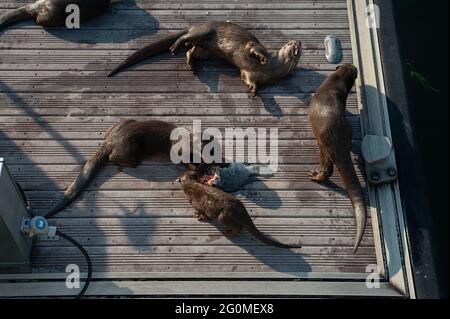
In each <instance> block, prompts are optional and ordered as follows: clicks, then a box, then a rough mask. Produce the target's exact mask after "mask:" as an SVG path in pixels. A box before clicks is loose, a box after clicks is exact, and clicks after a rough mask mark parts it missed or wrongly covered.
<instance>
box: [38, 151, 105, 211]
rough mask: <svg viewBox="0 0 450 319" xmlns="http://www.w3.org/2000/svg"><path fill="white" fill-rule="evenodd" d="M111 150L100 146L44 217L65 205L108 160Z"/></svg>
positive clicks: (71, 200)
mask: <svg viewBox="0 0 450 319" xmlns="http://www.w3.org/2000/svg"><path fill="white" fill-rule="evenodd" d="M110 153H111V151H110V150H109V148H108V147H107V146H105V144H103V145H102V146H100V148H99V149H98V150H97V152H96V153H95V154H94V155H93V156H92V157H91V158H90V159H89V160H88V161H87V162H86V164H84V166H83V169H82V170H81V172H80V174H79V175H78V177H77V178H76V179H75V181H74V182H73V183H72V184H71V185H70V186H69V188H68V189H67V191H66V192H65V193H64V198H63V199H62V200H61V201H60V202H59V203H58V204H57V205H56V206H55V207H53V208H52V209H51V210H50V211H49V212H48V213H47V214H46V215H45V216H44V217H46V218H48V217H51V216H53V215H55V214H56V213H58V212H59V211H61V210H63V209H64V208H65V207H67V206H68V205H69V204H70V203H72V202H73V200H74V199H75V198H76V197H77V196H78V195H79V194H80V193H81V191H82V190H83V189H84V188H85V187H86V186H87V185H88V184H89V182H90V181H91V179H92V178H93V177H94V175H95V174H96V173H97V172H98V170H99V169H100V167H102V165H103V164H104V163H105V162H106V161H107V160H108V157H109V154H110Z"/></svg>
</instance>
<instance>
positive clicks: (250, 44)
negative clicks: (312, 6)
mask: <svg viewBox="0 0 450 319" xmlns="http://www.w3.org/2000/svg"><path fill="white" fill-rule="evenodd" d="M183 45H186V46H189V47H190V49H189V50H188V51H187V54H186V55H187V63H188V65H189V67H190V69H191V70H192V71H193V72H194V73H195V65H194V59H196V58H198V59H207V58H209V57H217V58H220V59H224V60H226V61H228V62H230V63H231V64H233V65H234V66H236V67H237V68H239V70H240V73H241V78H242V80H243V81H244V83H245V84H246V85H247V88H248V89H249V91H250V96H251V97H254V96H255V94H256V91H257V89H258V86H260V85H263V84H265V83H275V82H277V81H279V80H281V79H282V78H284V77H286V76H287V75H288V74H290V73H291V72H292V71H293V70H294V68H295V67H296V66H297V63H298V61H299V59H300V56H301V52H302V50H301V43H300V42H299V41H290V42H289V43H287V44H286V45H285V46H284V47H282V48H281V49H280V50H278V51H274V50H267V49H266V48H264V47H263V46H262V45H261V43H260V42H259V41H258V39H257V38H256V37H255V36H254V35H253V34H252V33H250V32H249V31H247V30H245V29H243V28H241V27H240V26H238V25H236V24H233V23H229V22H206V23H204V24H200V25H197V26H194V27H191V28H189V29H186V30H184V31H182V32H179V33H176V34H174V35H171V36H169V37H167V38H164V39H162V40H160V41H157V42H155V43H152V44H149V45H148V46H146V47H144V48H142V49H140V50H139V51H137V52H135V53H134V54H132V55H131V56H129V57H128V58H127V59H126V60H125V61H123V62H122V63H120V64H119V65H118V66H117V67H116V68H115V69H114V70H112V71H111V72H110V73H109V74H108V76H113V75H114V74H116V73H118V72H120V71H122V70H124V69H125V68H127V67H129V66H131V65H134V64H136V63H138V62H140V61H142V60H144V59H147V58H149V57H152V56H154V55H156V54H159V53H162V52H165V51H168V50H169V49H170V51H171V52H172V53H173V54H175V53H176V52H177V51H178V49H179V48H180V47H181V46H183Z"/></svg>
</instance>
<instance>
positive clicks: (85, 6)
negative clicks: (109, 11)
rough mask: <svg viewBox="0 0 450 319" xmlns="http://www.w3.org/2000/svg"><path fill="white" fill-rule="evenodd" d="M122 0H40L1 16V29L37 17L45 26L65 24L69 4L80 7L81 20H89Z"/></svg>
mask: <svg viewBox="0 0 450 319" xmlns="http://www.w3.org/2000/svg"><path fill="white" fill-rule="evenodd" d="M119 1H121V0H38V1H36V2H35V3H33V4H29V5H26V6H24V7H21V8H18V9H16V10H13V11H11V12H8V13H6V14H4V15H2V16H1V17H0V30H1V29H2V28H3V27H6V26H8V25H11V24H14V23H17V22H21V21H25V20H31V19H35V20H36V23H37V24H39V25H41V26H43V27H62V26H65V23H66V18H67V16H68V14H69V13H67V12H66V8H67V6H68V5H71V4H75V5H77V6H78V7H79V8H80V20H81V21H88V20H91V19H93V18H95V17H97V16H99V15H101V14H102V13H103V12H104V11H105V10H106V8H107V7H108V5H109V4H110V3H112V2H119Z"/></svg>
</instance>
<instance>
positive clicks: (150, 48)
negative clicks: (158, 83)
mask: <svg viewBox="0 0 450 319" xmlns="http://www.w3.org/2000/svg"><path fill="white" fill-rule="evenodd" d="M187 32H188V30H183V31H181V32H178V33H175V34H172V35H170V36H168V37H166V38H164V39H161V40H159V41H156V42H154V43H150V44H149V45H147V46H145V47H143V48H142V49H139V50H138V51H137V52H135V53H133V54H132V55H130V56H129V57H128V58H126V59H125V60H124V61H123V62H122V63H120V64H119V65H118V66H117V67H116V68H114V70H112V71H111V72H109V73H108V77H111V76H113V75H115V74H117V73H119V72H121V71H122V70H124V69H126V68H128V67H130V66H132V65H135V64H136V63H139V62H141V61H143V60H145V59H148V58H150V57H152V56H155V55H157V54H160V53H163V52H165V51H168V50H169V49H170V47H171V46H172V45H173V44H174V43H175V42H176V41H177V40H178V38H179V37H181V36H182V35H185V34H186V33H187Z"/></svg>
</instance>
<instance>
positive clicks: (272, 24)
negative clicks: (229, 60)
mask: <svg viewBox="0 0 450 319" xmlns="http://www.w3.org/2000/svg"><path fill="white" fill-rule="evenodd" d="M30 2H31V1H19V0H17V1H14V0H1V1H0V14H1V13H4V12H7V11H8V10H10V9H13V8H16V7H18V6H19V5H23V4H25V3H30ZM181 2H182V4H181V3H180V1H175V0H170V1H167V0H152V1H143V0H139V1H136V3H134V1H128V0H124V3H123V4H121V5H116V6H114V7H113V9H111V11H110V12H108V13H106V14H105V15H103V16H102V17H101V18H100V19H97V20H95V21H93V22H90V23H88V24H85V25H83V26H82V29H81V30H65V29H48V30H44V29H42V28H40V27H37V26H35V25H34V24H33V23H22V24H20V25H17V26H15V27H11V28H8V29H7V30H5V31H3V32H0V91H1V92H0V156H1V157H4V158H5V160H6V162H7V163H8V164H9V168H10V170H11V171H12V173H13V175H14V177H15V178H16V179H17V181H18V182H19V183H20V184H21V185H22V187H23V188H24V190H25V192H26V195H27V196H28V198H29V200H30V203H31V207H32V208H34V209H35V210H38V211H39V212H42V213H44V212H45V211H46V210H48V209H49V208H51V207H52V205H53V204H54V203H55V202H56V201H57V200H58V199H59V198H60V197H61V196H62V193H63V191H64V190H65V189H66V188H67V187H68V186H69V184H70V183H71V182H72V180H73V179H74V178H75V176H76V175H77V173H78V171H79V168H80V165H81V164H82V163H83V162H84V161H85V160H86V159H87V158H88V157H89V156H90V155H91V154H93V152H94V151H95V149H96V147H98V145H99V144H100V143H101V141H102V134H103V133H104V132H105V130H106V129H107V128H108V127H109V126H111V125H112V124H114V123H116V122H117V121H119V119H122V118H136V119H149V118H152V119H162V120H166V121H171V122H174V123H177V124H180V125H186V126H190V125H192V120H194V119H201V120H202V125H203V126H204V127H211V126H212V127H218V128H225V127H230V126H234V127H278V129H279V133H280V169H279V171H278V172H277V174H276V176H275V177H273V178H270V179H262V180H261V182H259V183H255V184H252V185H251V186H249V187H247V188H246V189H245V190H244V191H243V192H242V193H241V194H240V195H239V198H241V199H242V200H243V202H244V203H245V205H246V206H247V208H248V209H249V212H250V214H251V215H252V217H253V218H254V221H255V223H256V225H257V226H258V227H259V228H260V229H261V230H262V231H264V232H266V233H267V234H270V235H272V236H273V237H275V238H277V239H279V240H281V241H283V242H288V243H289V242H291V243H294V242H297V241H299V240H300V241H301V242H302V243H303V249H299V250H283V249H275V248H270V247H267V246H265V245H262V244H260V243H259V242H257V241H256V240H254V239H253V238H252V237H251V236H250V235H248V234H246V233H244V234H242V235H240V236H238V237H237V238H236V239H235V240H233V241H230V240H229V239H227V238H226V237H224V236H223V235H222V233H221V230H223V229H222V228H221V227H218V228H217V227H216V226H214V225H210V224H204V223H199V222H198V221H197V220H195V219H194V218H193V217H192V214H193V210H192V208H191V207H190V205H189V203H188V201H187V200H186V198H185V196H184V194H183V192H182V191H181V190H180V188H179V185H178V183H177V182H175V179H176V178H177V177H178V175H179V174H180V172H181V170H180V169H179V168H177V167H176V166H174V165H171V164H167V163H157V162H146V163H145V164H144V165H142V166H140V167H139V168H137V169H125V170H124V172H122V173H119V172H118V171H117V169H116V168H115V167H114V166H112V165H108V166H107V167H106V168H105V169H104V170H103V171H102V172H101V173H100V174H99V175H98V177H97V178H96V179H95V181H94V182H93V183H92V185H91V186H90V187H89V189H88V190H87V191H85V192H84V193H83V195H82V196H81V198H79V199H78V200H77V201H76V202H75V203H74V204H73V205H71V206H70V207H69V208H68V209H66V210H65V211H63V212H61V213H59V214H58V215H57V216H56V218H55V219H53V220H52V223H53V224H55V225H57V226H59V227H60V229H61V231H63V232H65V233H67V234H69V235H71V236H73V237H74V238H75V239H76V240H78V241H80V243H82V244H83V245H84V246H85V248H86V249H87V250H88V252H89V254H90V255H91V257H92V259H93V263H94V271H95V272H96V276H97V278H101V277H102V276H105V275H106V276H107V274H108V273H109V274H119V273H127V279H128V280H133V279H135V278H141V277H142V276H144V277H145V278H159V276H162V277H161V278H163V277H164V276H166V277H167V273H169V274H173V276H174V277H176V276H177V274H178V275H179V274H186V273H189V274H191V275H189V276H187V277H194V278H195V277H198V278H201V277H202V276H205V275H207V274H208V273H209V274H220V275H218V276H219V277H221V276H226V277H227V278H235V279H238V278H248V277H252V278H254V277H255V276H256V277H258V274H260V276H261V277H264V278H274V277H276V278H285V279H293V278H308V277H316V278H335V279H336V278H338V279H339V278H347V279H349V280H360V281H362V280H363V279H364V277H365V271H366V267H367V266H368V265H371V264H377V259H376V254H375V249H374V239H373V231H372V225H371V220H370V219H369V220H368V227H367V230H366V234H365V238H364V241H363V244H362V247H361V248H360V250H359V252H358V253H357V254H356V255H353V254H352V246H353V242H354V234H355V224H354V218H353V212H352V208H351V205H350V201H349V199H348V198H347V197H346V193H345V191H343V190H342V183H341V181H340V178H339V176H338V174H336V176H334V177H333V178H332V183H331V184H330V185H328V186H320V185H317V184H314V183H312V182H310V181H309V179H308V177H307V175H306V172H307V171H308V170H310V169H312V168H314V167H316V166H317V165H318V157H317V146H316V143H315V140H314V138H313V136H312V132H311V130H310V126H309V123H308V119H307V102H308V99H309V97H310V96H311V94H312V93H314V91H315V90H316V88H317V87H318V86H319V84H320V83H321V82H322V81H323V80H324V78H325V77H326V76H327V75H328V74H330V73H332V72H333V71H334V69H335V65H331V64H329V63H327V61H326V59H325V56H324V47H323V39H324V38H325V36H326V35H329V34H335V35H338V36H339V38H340V39H341V41H342V45H343V49H344V62H352V59H353V58H352V45H351V41H350V39H351V37H350V27H349V16H348V12H347V1H346V0H334V1H331V0H314V1H312V0H297V1H293V0H281V1H276V2H274V1H270V0H252V1H245V2H244V1H233V0H225V1H224V0H220V1H219V0H196V1H181ZM207 20H230V21H232V22H236V23H238V24H240V25H242V26H244V27H246V28H248V29H250V30H252V31H253V32H254V33H255V34H256V35H257V37H258V38H259V39H260V40H261V42H262V43H263V44H264V45H266V46H267V47H269V48H279V47H281V46H282V45H283V44H284V43H285V42H287V41H288V40H290V39H298V40H301V41H302V43H303V48H304V51H303V56H302V58H301V60H300V64H299V66H298V69H297V70H296V71H295V73H294V75H293V76H292V77H291V78H289V79H286V80H284V81H283V82H281V83H280V84H279V85H276V86H273V87H270V88H266V89H264V90H262V91H261V93H260V97H258V98H257V99H255V100H249V99H248V98H247V94H246V92H245V87H244V85H243V84H242V83H241V80H240V78H239V75H238V72H237V71H236V70H235V69H233V68H232V67H231V66H229V65H226V64H224V63H222V62H220V61H205V62H201V63H199V66H200V68H199V69H200V74H199V77H195V76H194V75H192V74H191V73H190V72H189V71H188V67H187V66H186V64H185V58H184V55H182V54H180V55H179V56H177V57H171V56H170V55H169V54H166V55H163V56H160V57H157V58H154V59H150V60H148V61H146V62H145V63H141V64H140V65H138V66H136V67H134V68H133V69H132V70H130V71H128V72H126V73H122V74H120V75H118V76H116V77H114V78H106V73H107V72H106V71H107V70H110V69H111V67H112V66H113V65H115V64H116V63H118V62H119V61H121V60H122V59H123V58H124V57H125V56H127V55H129V54H130V53H131V52H133V51H134V50H136V49H138V48H140V47H142V46H143V45H144V44H146V43H148V42H149V41H153V40H155V39H158V38H161V37H162V36H165V35H167V34H169V33H171V32H174V31H176V30H179V29H182V28H185V27H186V26H188V25H190V24H192V23H197V22H202V21H207ZM348 118H349V119H350V120H351V121H352V123H353V128H354V153H355V156H354V159H355V165H356V164H357V162H358V155H359V152H360V144H361V137H362V134H361V126H360V119H359V110H358V102H357V95H356V92H355V93H354V94H352V95H351V96H350V98H349V107H348ZM357 168H358V172H360V168H359V167H357ZM360 180H363V178H362V176H361V174H360ZM32 263H33V272H35V273H52V272H54V273H62V272H64V269H65V267H66V265H67V264H70V263H78V264H80V265H84V261H83V259H82V257H81V256H80V255H79V253H78V251H77V250H76V249H75V248H72V247H71V246H70V245H68V244H67V243H66V242H64V241H62V240H61V241H58V242H46V241H37V242H35V244H34V248H33V253H32ZM164 273H165V275H164V276H163V275H162V274H164ZM110 276H112V277H114V276H113V275H110ZM117 277H118V276H115V278H117Z"/></svg>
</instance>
